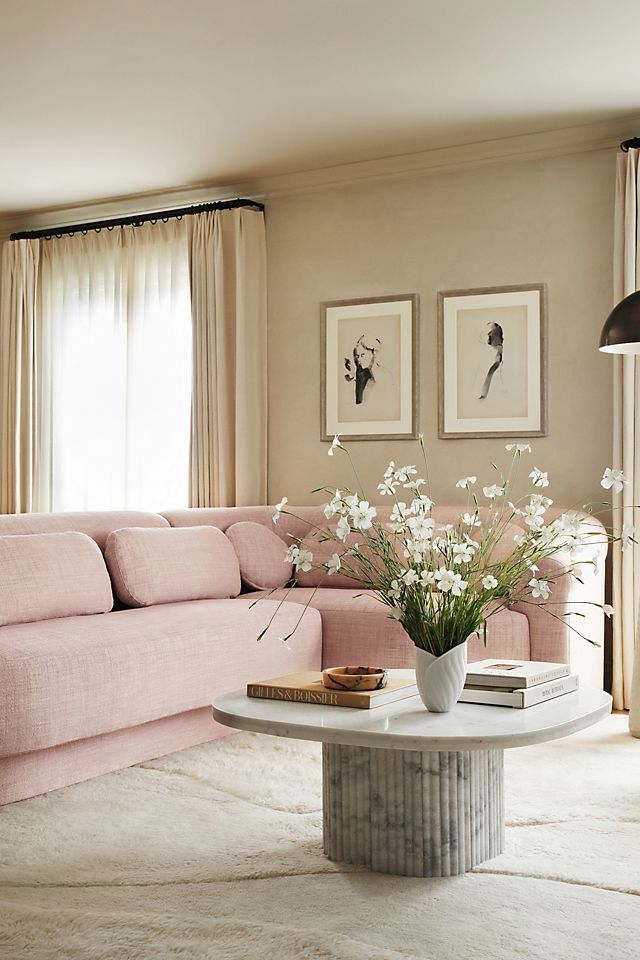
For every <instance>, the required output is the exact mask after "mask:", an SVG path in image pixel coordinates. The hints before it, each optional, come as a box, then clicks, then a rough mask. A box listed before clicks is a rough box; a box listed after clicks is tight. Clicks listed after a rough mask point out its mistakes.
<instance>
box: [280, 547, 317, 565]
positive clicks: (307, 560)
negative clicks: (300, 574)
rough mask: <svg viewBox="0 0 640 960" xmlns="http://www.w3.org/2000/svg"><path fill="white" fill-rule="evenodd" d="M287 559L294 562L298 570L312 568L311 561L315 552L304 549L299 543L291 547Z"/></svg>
mask: <svg viewBox="0 0 640 960" xmlns="http://www.w3.org/2000/svg"><path fill="white" fill-rule="evenodd" d="M286 559H287V560H288V561H289V563H292V564H293V565H294V567H295V568H296V569H297V570H304V571H305V572H306V571H307V570H311V561H312V560H313V554H312V553H311V551H310V550H302V549H301V548H300V547H299V546H298V545H297V544H295V543H294V544H293V545H292V546H290V547H289V549H288V550H287V553H286Z"/></svg>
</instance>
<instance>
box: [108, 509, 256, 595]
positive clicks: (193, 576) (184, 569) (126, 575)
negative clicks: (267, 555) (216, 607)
mask: <svg viewBox="0 0 640 960" xmlns="http://www.w3.org/2000/svg"><path fill="white" fill-rule="evenodd" d="M105 559H106V561H107V566H108V568H109V572H110V574H111V579H112V580H113V585H114V588H115V591H116V593H117V595H118V597H119V598H120V600H122V602H123V603H125V604H126V605H127V606H129V607H150V606H153V605H154V604H156V603H178V602H179V601H182V600H221V599H228V598H229V597H237V595H238V594H239V593H240V567H239V565H238V558H237V557H236V554H235V551H234V549H233V547H232V546H231V543H230V542H229V541H228V540H227V538H226V537H225V535H224V533H222V532H221V531H220V530H217V529H216V528H215V527H182V528H175V529H174V528H172V527H166V528H164V529H154V528H143V527H127V528H124V529H122V530H114V531H112V533H110V534H109V536H108V537H107V543H106V547H105Z"/></svg>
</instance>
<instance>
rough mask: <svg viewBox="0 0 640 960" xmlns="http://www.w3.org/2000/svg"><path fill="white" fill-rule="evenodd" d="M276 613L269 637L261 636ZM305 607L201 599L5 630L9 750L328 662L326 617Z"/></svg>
mask: <svg viewBox="0 0 640 960" xmlns="http://www.w3.org/2000/svg"><path fill="white" fill-rule="evenodd" d="M274 614H275V618H274V620H273V623H272V625H271V627H270V629H269V631H268V633H267V635H266V636H265V637H264V638H263V639H262V640H261V641H260V642H259V643H258V642H256V638H257V636H258V635H259V634H260V632H261V631H262V630H263V628H264V627H265V626H266V625H267V624H268V622H269V620H270V618H271V617H272V616H273V615H274ZM299 617H300V607H299V606H298V605H297V604H293V603H283V604H282V605H281V606H280V609H279V610H278V604H277V603H275V602H274V601H272V600H265V601H263V602H261V603H257V604H253V602H252V600H251V599H244V598H242V597H239V598H237V599H235V600H197V601H190V602H188V603H172V604H165V605H163V606H160V607H147V608H145V609H139V610H119V611H116V612H112V613H107V614H102V615H100V616H94V617H69V618H68V619H65V620H48V621H44V622H41V623H29V624H26V623H25V624H16V625H14V626H9V627H2V628H0V690H2V696H1V697H0V731H1V733H2V735H1V736H0V756H11V755H13V754H16V753H26V752H27V751H31V750H38V749H41V748H45V747H50V746H54V745H56V744H59V743H66V742H68V741H70V740H79V739H82V738H85V737H92V736H96V735H97V734H101V733H108V732H110V731H113V730H121V729H123V728H126V727H131V726H136V725H138V724H141V723H146V722H147V721H150V720H156V719H158V718H160V717H167V716H172V715H174V714H179V713H183V712H184V711H186V710H194V709H197V708H199V707H204V706H209V707H210V706H211V703H212V700H213V699H215V697H216V696H218V695H219V694H221V693H225V692H227V691H229V690H234V689H236V688H239V687H243V686H244V685H245V684H247V683H250V682H255V681H256V680H263V679H267V678H269V677H274V676H278V675H280V676H282V675H283V674H285V673H293V672H296V671H299V670H319V669H320V657H321V645H322V636H321V621H320V616H319V614H318V613H317V611H315V610H309V611H307V613H305V615H304V617H303V619H302V622H301V624H300V626H299V627H298V630H297V631H296V633H295V634H294V636H293V638H292V639H291V640H290V641H289V642H288V644H287V645H286V646H285V645H283V643H282V640H281V639H280V638H281V637H282V636H286V635H287V634H288V633H290V632H291V631H292V630H293V628H294V626H295V624H296V623H297V621H298V619H299Z"/></svg>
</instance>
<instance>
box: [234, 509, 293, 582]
mask: <svg viewBox="0 0 640 960" xmlns="http://www.w3.org/2000/svg"><path fill="white" fill-rule="evenodd" d="M225 532H226V535H227V537H228V539H229V540H230V541H231V543H232V544H233V549H234V550H235V552H236V555H237V557H238V562H239V564H240V577H241V579H242V582H243V584H244V585H245V586H246V587H248V588H249V589H250V590H272V589H273V588H274V587H283V586H284V585H285V583H286V582H287V581H288V580H291V577H292V576H293V564H292V563H290V561H288V560H287V559H286V556H285V555H286V552H287V545H286V544H285V543H284V541H283V540H281V539H280V537H279V536H278V535H277V533H274V532H273V530H270V529H269V528H268V527H265V526H264V524H262V523H252V522H251V521H250V520H241V521H240V522H239V523H233V524H232V525H231V526H230V527H228V528H227V530H226V531H225Z"/></svg>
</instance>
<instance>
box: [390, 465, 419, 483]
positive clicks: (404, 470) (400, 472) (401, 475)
mask: <svg viewBox="0 0 640 960" xmlns="http://www.w3.org/2000/svg"><path fill="white" fill-rule="evenodd" d="M417 473H418V471H417V470H416V468H415V467H413V466H407V467H398V469H397V470H396V472H395V474H394V478H395V479H396V480H398V481H399V482H400V483H406V482H407V481H408V480H409V479H410V478H411V477H415V476H416V475H417Z"/></svg>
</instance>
